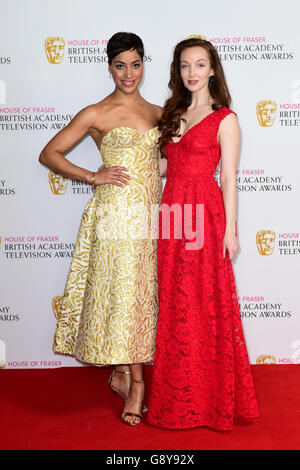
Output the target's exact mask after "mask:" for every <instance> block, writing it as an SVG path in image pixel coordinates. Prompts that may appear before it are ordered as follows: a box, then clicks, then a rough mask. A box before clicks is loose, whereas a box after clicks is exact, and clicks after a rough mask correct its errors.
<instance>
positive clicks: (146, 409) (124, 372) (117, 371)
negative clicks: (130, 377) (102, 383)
mask: <svg viewBox="0 0 300 470" xmlns="http://www.w3.org/2000/svg"><path fill="white" fill-rule="evenodd" d="M115 374H131V372H130V371H126V370H125V371H122V370H117V369H114V371H113V373H112V374H111V376H110V378H109V381H108V384H109V386H110V388H111V389H112V391H113V392H115V393H118V395H120V397H122V398H123V400H124V402H126V400H127V398H128V397H126V395H125V394H124V393H123V392H121V390H118V389H116V388H115V387H113V386H112V381H113V378H114V376H115ZM147 411H148V408H147V406H146V405H143V413H147Z"/></svg>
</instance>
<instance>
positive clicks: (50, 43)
mask: <svg viewBox="0 0 300 470" xmlns="http://www.w3.org/2000/svg"><path fill="white" fill-rule="evenodd" d="M64 50H65V40H64V39H63V38H60V37H58V36H57V37H50V38H47V39H46V41H45V52H46V56H47V59H48V62H49V63H50V64H61V62H62V60H63V57H64Z"/></svg>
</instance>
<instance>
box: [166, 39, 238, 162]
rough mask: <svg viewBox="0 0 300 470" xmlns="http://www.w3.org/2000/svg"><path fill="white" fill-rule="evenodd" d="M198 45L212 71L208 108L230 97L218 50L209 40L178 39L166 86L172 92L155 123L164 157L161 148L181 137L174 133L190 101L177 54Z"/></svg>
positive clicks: (228, 102)
mask: <svg viewBox="0 0 300 470" xmlns="http://www.w3.org/2000/svg"><path fill="white" fill-rule="evenodd" d="M196 46H200V47H203V48H204V49H206V51H207V52H208V56H209V61H210V66H211V68H212V69H213V70H214V79H213V82H212V85H211V86H210V87H209V91H210V95H211V97H212V98H213V100H214V101H213V104H212V109H213V110H218V109H220V108H222V107H223V106H227V107H228V108H229V106H230V103H231V96H230V93H229V90H228V87H227V83H226V78H225V74H224V70H223V67H222V64H221V60H220V57H219V54H218V52H217V51H216V49H215V48H214V46H213V45H212V43H211V42H209V41H206V40H205V39H198V38H189V39H185V40H184V41H181V42H179V43H178V44H177V45H176V46H175V50H174V55H173V61H172V63H171V70H170V81H169V85H168V86H169V88H170V90H171V92H172V94H171V96H170V98H168V99H167V101H166V103H165V105H164V108H163V113H162V116H161V119H160V121H159V123H158V127H159V130H160V131H161V137H160V147H161V153H162V155H163V156H166V153H165V147H166V145H167V143H168V142H169V141H170V140H171V139H172V137H174V136H178V137H181V136H180V135H179V134H178V132H179V129H180V121H181V120H182V119H183V118H182V117H181V116H182V114H184V113H185V112H186V111H187V109H188V107H189V106H190V104H191V98H192V94H191V92H190V91H189V90H188V89H187V88H186V87H185V86H184V84H183V81H182V78H181V74H180V58H181V53H182V51H183V50H184V49H187V48H188V47H196Z"/></svg>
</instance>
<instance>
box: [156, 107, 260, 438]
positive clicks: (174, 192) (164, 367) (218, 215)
mask: <svg viewBox="0 0 300 470" xmlns="http://www.w3.org/2000/svg"><path fill="white" fill-rule="evenodd" d="M232 112H233V111H231V110H229V109H228V108H226V107H223V108H221V109H220V110H218V111H213V112H212V113H211V114H209V115H208V116H206V117H205V118H204V119H203V120H202V121H201V122H199V123H198V124H196V125H195V126H194V127H192V128H190V129H189V130H188V131H187V132H186V133H185V134H184V135H183V137H182V138H181V140H180V141H179V142H178V143H172V142H169V143H168V144H167V148H166V152H167V156H168V171H167V183H166V186H165V190H164V193H163V198H162V205H163V204H167V205H168V206H172V205H173V204H179V205H180V206H181V207H183V206H184V205H185V204H192V205H193V219H192V225H193V226H192V228H193V229H195V227H196V225H195V213H196V209H195V208H196V204H199V205H201V204H204V245H203V247H202V248H201V249H186V247H187V245H186V242H190V241H191V234H190V233H189V232H188V230H187V231H186V232H187V236H186V237H184V236H183V237H182V238H181V239H179V238H178V234H177V235H176V233H175V232H174V220H175V218H174V217H172V213H171V232H170V233H171V237H170V239H167V238H162V219H161V220H160V234H159V240H158V280H159V299H160V300H159V316H158V327H157V336H156V351H155V359H154V368H153V379H152V389H151V393H150V399H149V412H148V422H149V423H150V424H152V425H155V426H159V427H163V428H175V429H183V428H192V427H197V426H208V427H211V428H214V429H217V430H222V431H228V430H231V429H232V427H233V420H234V418H235V417H244V418H255V417H258V416H259V413H258V406H257V401H256V394H255V389H254V384H253V378H252V373H251V368H250V364H249V359H248V354H247V349H246V345H245V340H244V335H243V330H242V325H241V319H240V312H239V306H238V301H237V295H236V287H235V281H234V275H233V270H232V264H231V261H230V260H229V258H228V252H226V257H225V259H223V245H222V241H223V237H224V231H225V210H224V204H223V198H222V192H221V190H220V188H219V186H218V184H217V182H216V181H215V179H214V177H213V175H214V172H215V169H216V167H217V165H218V162H219V159H220V145H219V143H218V141H217V133H218V129H219V126H220V123H221V121H222V120H223V119H224V118H225V117H226V116H227V115H228V114H230V113H232ZM160 215H161V214H160ZM182 219H184V217H182ZM177 220H179V219H177ZM182 226H183V222H182ZM172 227H173V228H172ZM177 228H178V227H177ZM175 235H176V236H175ZM164 236H165V235H164Z"/></svg>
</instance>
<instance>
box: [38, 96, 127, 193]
mask: <svg viewBox="0 0 300 470" xmlns="http://www.w3.org/2000/svg"><path fill="white" fill-rule="evenodd" d="M96 122H97V124H98V126H99V113H98V112H97V111H96V109H95V107H94V106H93V105H92V106H88V107H86V108H84V109H82V110H81V111H79V113H78V114H76V116H75V117H74V118H73V119H72V121H71V122H70V123H69V124H68V125H67V126H66V127H65V128H64V129H62V130H61V131H59V132H58V133H57V134H56V135H55V136H54V137H53V138H52V139H51V140H50V141H49V142H48V144H47V145H46V146H45V148H44V149H43V150H42V152H41V154H40V156H39V161H40V162H41V163H42V164H43V165H45V166H47V167H48V168H49V169H50V170H52V171H54V172H55V173H58V174H60V175H62V176H64V177H66V178H72V179H78V180H80V181H85V182H87V183H91V182H92V181H93V180H94V181H93V184H106V183H108V184H116V185H117V186H120V187H121V186H123V184H126V183H127V181H128V179H129V176H128V175H126V174H125V173H124V171H127V169H126V168H124V167H121V166H120V167H112V168H102V169H101V170H99V171H98V172H92V171H89V170H87V169H85V168H82V167H80V166H77V165H74V164H73V163H71V162H70V161H69V160H67V159H66V158H65V156H64V154H65V153H66V152H68V151H69V150H70V149H71V148H72V147H73V146H74V145H75V144H76V143H77V142H78V141H79V140H80V139H81V138H82V137H84V136H85V135H86V134H87V133H88V131H89V129H90V128H93V127H95V126H96ZM117 182H118V183H117Z"/></svg>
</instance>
